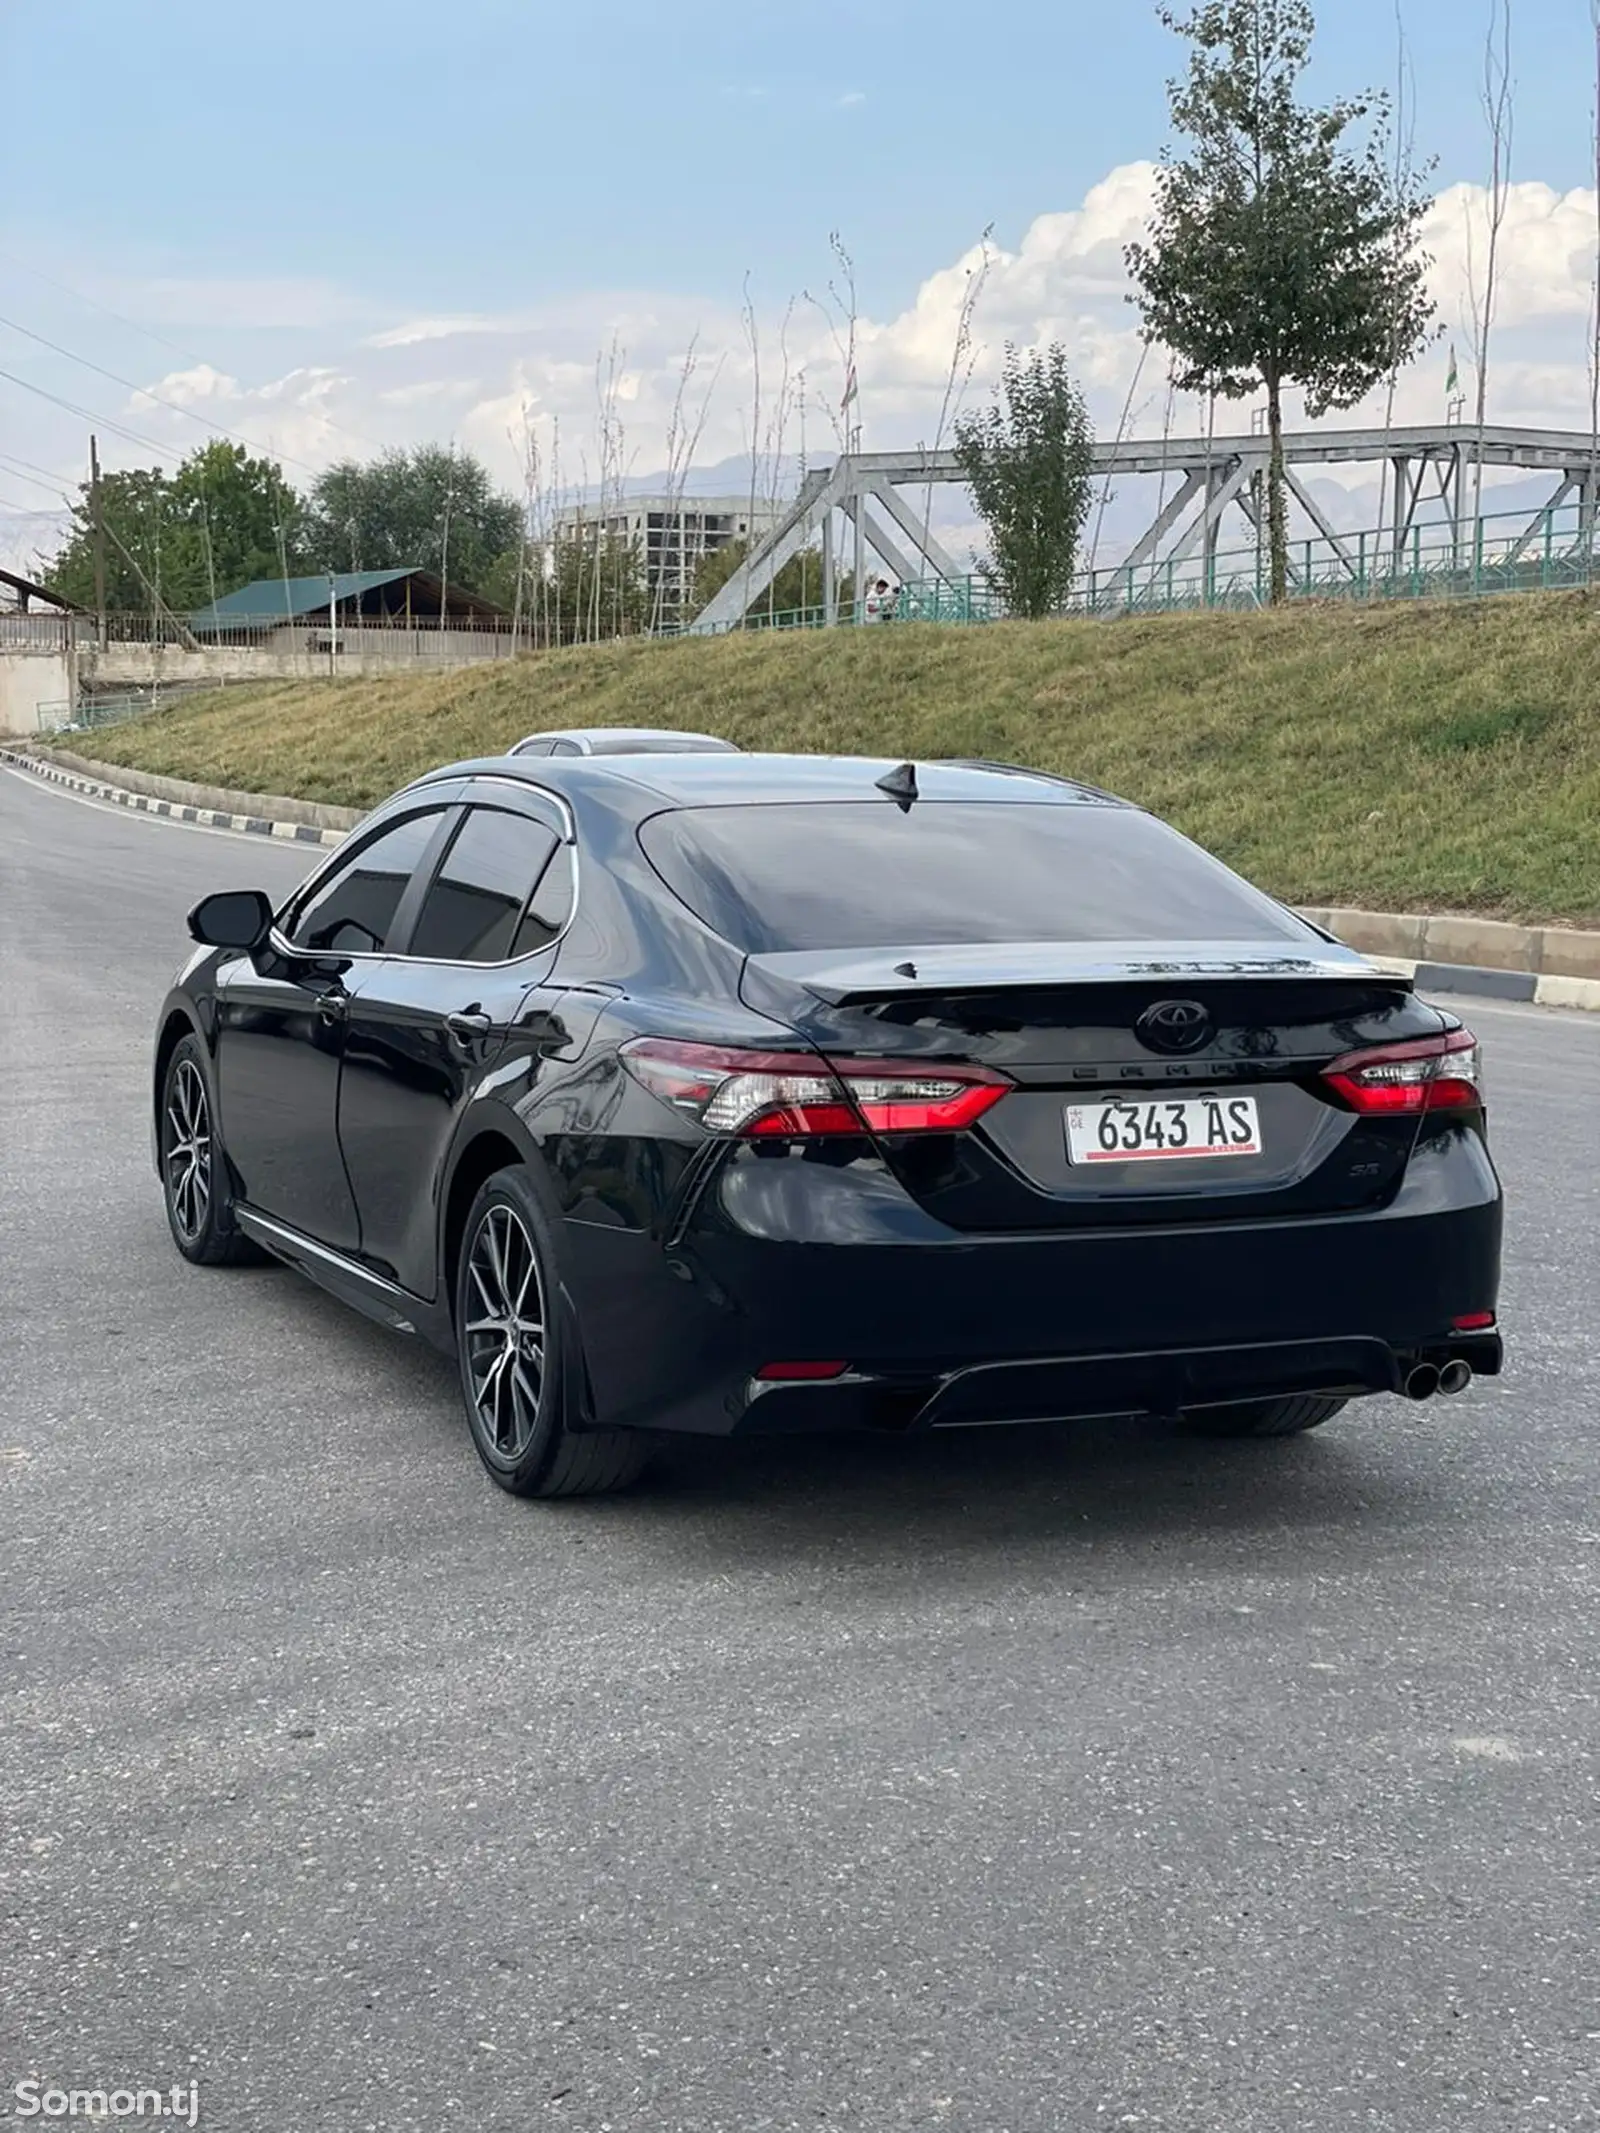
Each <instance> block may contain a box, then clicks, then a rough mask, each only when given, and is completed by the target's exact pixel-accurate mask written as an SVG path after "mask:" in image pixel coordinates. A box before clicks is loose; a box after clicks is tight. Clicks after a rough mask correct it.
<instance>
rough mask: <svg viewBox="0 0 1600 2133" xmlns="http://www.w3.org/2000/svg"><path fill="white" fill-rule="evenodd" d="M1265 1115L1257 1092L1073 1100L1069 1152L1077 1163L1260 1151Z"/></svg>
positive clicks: (1069, 1112) (1167, 1159) (1188, 1159)
mask: <svg viewBox="0 0 1600 2133" xmlns="http://www.w3.org/2000/svg"><path fill="white" fill-rule="evenodd" d="M1260 1153H1261V1118H1260V1114H1259V1112H1258V1110H1257V1107H1256V1100H1255V1098H1254V1097H1253V1096H1185V1097H1158V1098H1157V1099H1155V1100H1154V1101H1153V1102H1152V1101H1150V1100H1149V1099H1147V1098H1145V1097H1133V1096H1130V1097H1128V1098H1127V1099H1126V1100H1125V1101H1123V1102H1121V1103H1109V1104H1068V1106H1067V1157H1068V1160H1069V1161H1071V1162H1074V1163H1172V1162H1190V1163H1192V1162H1194V1161H1195V1160H1196V1159H1197V1158H1200V1157H1204V1156H1216V1155H1259V1154H1260Z"/></svg>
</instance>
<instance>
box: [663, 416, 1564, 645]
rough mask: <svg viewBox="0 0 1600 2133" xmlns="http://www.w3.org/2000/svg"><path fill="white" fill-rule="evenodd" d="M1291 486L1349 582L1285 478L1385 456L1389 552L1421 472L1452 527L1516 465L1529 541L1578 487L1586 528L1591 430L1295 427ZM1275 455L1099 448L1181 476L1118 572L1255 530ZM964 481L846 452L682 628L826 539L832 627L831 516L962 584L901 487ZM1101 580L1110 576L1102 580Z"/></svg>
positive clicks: (1238, 443) (1223, 445) (1304, 498)
mask: <svg viewBox="0 0 1600 2133" xmlns="http://www.w3.org/2000/svg"><path fill="white" fill-rule="evenodd" d="M1283 448H1284V458H1285V460H1286V462H1287V464H1288V468H1289V490H1290V494H1291V495H1292V496H1293V498H1294V499H1295V501H1296V502H1297V503H1298V504H1299V505H1300V506H1301V508H1302V509H1303V510H1304V511H1305V512H1306V514H1307V516H1308V517H1309V518H1310V519H1311V521H1312V523H1313V524H1314V525H1315V526H1316V527H1317V530H1318V531H1319V532H1320V533H1321V534H1322V535H1323V537H1324V538H1325V539H1326V540H1327V541H1328V542H1329V543H1330V544H1331V546H1332V548H1333V550H1334V552H1335V554H1336V555H1337V556H1338V557H1339V558H1340V560H1341V561H1342V562H1343V563H1344V565H1345V567H1346V568H1347V569H1348V570H1349V571H1350V573H1351V575H1352V577H1353V576H1354V575H1355V574H1356V568H1357V565H1356V562H1355V559H1354V558H1353V557H1351V556H1350V555H1349V554H1348V553H1347V551H1346V548H1345V545H1344V542H1343V540H1342V539H1341V537H1340V536H1339V535H1337V534H1336V533H1335V532H1334V530H1333V528H1332V527H1331V526H1330V525H1329V524H1328V521H1327V519H1326V517H1325V516H1324V514H1323V513H1322V511H1321V510H1320V508H1319V507H1318V505H1317V504H1316V502H1315V500H1314V499H1313V498H1312V497H1311V495H1310V494H1309V492H1308V491H1307V490H1306V488H1305V486H1304V484H1303V483H1302V482H1300V481H1298V480H1297V479H1296V477H1295V474H1294V469H1295V468H1296V467H1302V466H1359V465H1362V464H1372V463H1375V462H1377V461H1379V460H1384V459H1387V460H1388V461H1390V462H1391V464H1392V465H1393V467H1394V470H1395V477H1396V479H1395V503H1394V523H1393V528H1392V538H1393V541H1394V545H1395V548H1396V550H1397V551H1398V549H1399V548H1400V547H1402V546H1403V544H1404V543H1405V541H1406V540H1407V538H1408V537H1409V535H1410V533H1411V529H1412V525H1413V523H1414V521H1415V518H1416V514H1417V508H1418V506H1419V504H1420V503H1421V501H1422V492H1423V484H1424V480H1425V478H1426V476H1427V473H1428V470H1429V469H1430V467H1431V468H1432V469H1433V470H1434V473H1435V475H1436V477H1437V481H1438V487H1439V494H1440V496H1441V497H1442V499H1443V501H1444V503H1445V506H1446V510H1447V511H1448V513H1449V517H1450V519H1451V521H1452V522H1453V523H1454V525H1455V526H1456V528H1457V530H1458V534H1459V532H1460V531H1461V529H1462V524H1463V507H1464V504H1465V501H1466V487H1465V480H1464V476H1465V472H1466V469H1467V468H1468V467H1472V466H1478V465H1482V466H1485V467H1516V468H1520V469H1524V470H1528V471H1534V472H1549V473H1553V474H1555V475H1557V476H1559V486H1558V487H1557V489H1556V491H1555V493H1554V495H1553V496H1552V497H1551V499H1550V501H1549V502H1548V503H1547V504H1544V505H1541V507H1540V509H1539V511H1538V512H1536V513H1535V514H1534V515H1533V519H1532V522H1531V524H1530V527H1529V531H1528V534H1527V536H1526V538H1527V539H1528V540H1531V539H1532V538H1533V535H1534V532H1535V531H1536V529H1537V527H1538V525H1539V523H1540V521H1541V519H1542V518H1543V516H1544V514H1545V512H1546V511H1548V510H1550V509H1551V508H1553V506H1554V505H1556V504H1559V503H1561V502H1563V501H1564V500H1565V498H1566V497H1567V496H1569V495H1570V494H1571V493H1572V492H1573V491H1574V490H1576V491H1577V492H1578V496H1579V498H1580V501H1581V504H1582V507H1583V513H1584V521H1585V524H1586V525H1587V526H1588V527H1589V528H1590V529H1591V538H1592V529H1593V525H1594V521H1595V515H1596V507H1597V505H1600V496H1597V495H1596V493H1595V491H1596V484H1595V479H1594V476H1595V467H1596V463H1597V460H1600V441H1597V439H1596V438H1595V437H1594V436H1592V435H1591V434H1590V433H1589V432H1588V431H1587V430H1524V429H1510V428H1506V427H1504V426H1500V425H1496V426H1493V427H1489V428H1486V429H1485V430H1484V432H1483V434H1482V439H1481V447H1480V438H1479V434H1478V430H1477V428H1476V426H1470V427H1469V426H1467V425H1465V424H1453V423H1440V424H1425V425H1411V426H1406V427H1396V428H1392V429H1360V430H1339V429H1318V430H1297V431H1292V432H1290V433H1288V434H1287V435H1286V436H1285V437H1284V440H1283ZM1270 456H1271V444H1270V441H1269V439H1268V438H1267V437H1266V436H1265V435H1257V434H1254V433H1252V434H1251V435H1249V436H1242V437H1241V436H1226V437H1219V436H1213V437H1128V438H1123V439H1121V440H1120V441H1118V442H1117V443H1114V444H1097V445H1096V446H1095V448H1094V462H1093V464H1094V472H1095V474H1096V475H1099V476H1115V475H1119V474H1121V475H1133V474H1158V475H1168V476H1171V475H1177V476H1178V477H1179V486H1178V488H1177V490H1176V491H1175V493H1174V494H1173V495H1172V496H1171V497H1170V498H1169V499H1168V501H1167V502H1166V504H1165V505H1164V507H1163V508H1162V509H1161V510H1160V512H1159V513H1158V515H1157V516H1156V518H1155V519H1154V520H1153V521H1152V523H1151V524H1150V525H1149V526H1148V527H1147V528H1146V530H1145V532H1144V533H1143V535H1142V536H1141V537H1140V539H1139V540H1138V541H1137V542H1136V543H1135V544H1134V546H1133V548H1132V549H1130V550H1129V552H1128V554H1127V555H1125V556H1123V557H1122V558H1121V559H1120V561H1119V562H1118V563H1117V564H1116V566H1114V567H1115V568H1116V569H1117V570H1131V569H1136V568H1139V567H1141V566H1143V567H1148V566H1150V565H1152V564H1154V563H1157V562H1159V561H1161V560H1163V557H1165V559H1166V560H1169V561H1174V562H1176V561H1180V560H1181V559H1182V558H1184V557H1185V556H1188V555H1190V554H1192V553H1193V552H1194V550H1195V549H1196V548H1199V547H1203V549H1204V552H1205V555H1206V557H1207V559H1208V560H1209V559H1211V558H1213V557H1214V556H1215V554H1216V552H1217V542H1218V534H1219V531H1220V528H1221V525H1222V520H1223V517H1224V515H1225V514H1226V512H1227V510H1228V508H1229V506H1230V505H1233V506H1236V507H1237V508H1238V509H1239V510H1241V511H1242V512H1243V513H1244V515H1245V517H1246V518H1247V519H1248V520H1249V521H1250V523H1251V526H1252V529H1253V530H1256V531H1259V527H1258V526H1257V523H1256V511H1255V506H1254V503H1253V501H1252V485H1253V482H1254V478H1255V477H1256V476H1257V475H1259V474H1264V473H1265V472H1266V469H1267V465H1268V462H1269V459H1270ZM965 479H966V477H965V475H964V474H963V473H962V471H961V466H960V463H959V461H958V460H957V458H956V455H955V453H954V452H933V451H925V450H923V451H909V452H849V453H845V454H843V455H842V456H841V457H840V458H839V459H837V460H835V461H834V463H833V465H832V466H831V467H819V468H817V469H815V470H814V471H813V472H812V473H810V474H808V475H807V477H806V479H805V481H804V482H803V483H802V484H801V488H800V493H799V495H798V496H797V497H796V499H795V501H794V503H793V504H792V505H791V506H790V508H789V510H788V512H787V513H786V514H785V516H784V517H783V518H782V519H781V520H780V521H779V523H778V525H777V526H776V527H775V529H774V530H773V532H772V533H771V534H770V535H769V536H768V537H767V538H766V540H764V541H762V542H761V543H760V544H759V545H758V546H757V547H756V549H755V550H754V551H753V552H752V554H751V556H750V558H749V561H748V563H747V564H746V566H745V567H744V568H743V569H742V570H739V571H736V572H735V573H734V575H733V577H732V578H730V579H729V581H728V583H727V584H726V585H725V586H724V587H723V588H722V590H721V591H720V592H719V593H718V594H717V595H716V597H715V599H713V600H712V601H711V602H710V603H709V604H708V605H707V607H706V608H705V609H704V610H703V611H702V612H701V613H700V614H699V615H698V616H697V617H696V618H695V620H694V621H693V622H692V623H691V624H690V630H691V632H699V631H709V630H716V629H719V628H725V627H727V626H728V625H729V624H733V623H737V622H738V621H739V620H740V619H741V618H742V616H743V615H744V613H745V612H746V610H747V609H748V608H749V607H751V606H752V605H753V604H754V602H755V601H757V600H759V599H760V597H761V595H762V594H763V593H764V592H766V591H767V589H768V588H769V587H770V586H771V584H772V582H773V580H774V579H775V578H776V577H777V575H778V572H779V571H780V570H782V568H783V566H784V565H785V563H787V562H788V561H789V560H790V558H791V557H792V556H795V555H797V554H799V553H800V551H801V550H802V549H804V548H808V547H810V546H811V545H812V544H813V542H814V541H815V539H816V538H817V536H818V535H819V534H820V536H821V541H822V566H823V568H822V576H823V605H824V607H825V608H826V610H827V616H828V620H829V621H830V622H831V621H834V620H836V619H837V614H838V603H837V594H836V584H837V562H836V555H835V541H834V520H835V514H836V513H839V512H843V513H844V515H845V516H846V518H847V519H848V520H849V521H850V522H851V525H852V527H853V528H854V529H855V530H856V531H857V532H858V533H859V535H860V538H861V545H862V547H863V549H864V550H865V551H866V552H868V553H870V554H872V555H874V556H876V557H877V558H878V559H879V562H880V563H881V564H882V565H883V566H884V567H885V568H886V569H888V570H890V571H892V572H893V573H894V574H895V576H896V577H897V578H899V579H900V581H901V582H902V583H905V582H907V581H909V580H913V579H917V578H939V579H944V580H946V581H947V582H949V583H956V582H959V581H960V580H961V579H963V578H965V577H966V576H967V573H966V572H965V571H963V570H961V569H960V567H959V566H958V565H957V564H956V563H955V562H954V561H953V559H952V558H951V557H950V555H949V554H948V553H947V551H946V550H945V549H944V548H943V547H942V546H941V545H940V543H939V542H938V541H937V540H936V539H935V538H934V537H933V535H932V534H931V532H929V530H928V529H927V528H926V526H925V525H924V524H923V522H922V520H921V519H920V518H919V517H918V515H917V514H916V513H915V512H913V511H912V510H911V508H910V506H909V505H908V504H907V502H906V501H905V499H904V498H903V497H902V496H901V495H900V494H899V491H900V489H901V488H902V487H917V488H922V487H924V486H926V485H927V484H929V483H931V482H941V483H942V482H963V481H965ZM1107 575H1110V573H1109V572H1108V573H1107Z"/></svg>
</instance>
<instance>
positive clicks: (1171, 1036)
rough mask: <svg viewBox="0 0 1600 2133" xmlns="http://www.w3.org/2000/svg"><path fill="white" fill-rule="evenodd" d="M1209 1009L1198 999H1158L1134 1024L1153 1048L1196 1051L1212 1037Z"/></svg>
mask: <svg viewBox="0 0 1600 2133" xmlns="http://www.w3.org/2000/svg"><path fill="white" fill-rule="evenodd" d="M1211 1027H1212V1025H1211V1010H1210V1009H1209V1008H1208V1007H1203V1006H1202V1005H1201V1003H1200V1002H1199V1001H1198V1000H1157V1002H1156V1003H1155V1005H1154V1006H1153V1007H1147V1008H1146V1009H1145V1011H1144V1013H1143V1014H1142V1015H1141V1016H1140V1017H1139V1019H1138V1021H1137V1022H1136V1023H1135V1024H1134V1025H1133V1030H1134V1035H1135V1036H1136V1037H1137V1038H1138V1040H1139V1042H1140V1043H1141V1044H1144V1045H1148V1046H1149V1048H1150V1050H1151V1051H1152V1052H1198V1051H1199V1049H1200V1047H1201V1046H1202V1045H1203V1044H1207V1043H1209V1042H1210V1038H1211Z"/></svg>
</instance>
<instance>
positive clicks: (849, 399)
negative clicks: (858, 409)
mask: <svg viewBox="0 0 1600 2133" xmlns="http://www.w3.org/2000/svg"><path fill="white" fill-rule="evenodd" d="M855 400H856V366H855V365H854V363H852V364H851V365H850V368H849V370H848V371H846V373H845V380H844V398H843V399H842V400H841V401H840V402H839V412H840V414H841V415H843V414H846V413H848V411H849V410H850V408H852V407H853V406H854V405H855Z"/></svg>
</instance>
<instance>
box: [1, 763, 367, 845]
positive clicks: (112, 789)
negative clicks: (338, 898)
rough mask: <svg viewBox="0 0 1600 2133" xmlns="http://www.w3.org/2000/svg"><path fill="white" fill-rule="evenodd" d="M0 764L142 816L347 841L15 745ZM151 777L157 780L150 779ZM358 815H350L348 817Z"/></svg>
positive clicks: (341, 834)
mask: <svg viewBox="0 0 1600 2133" xmlns="http://www.w3.org/2000/svg"><path fill="white" fill-rule="evenodd" d="M0 763H5V764H8V765H9V766H10V767H11V768H12V769H13V770H25V771H27V772H28V773H29V774H30V775H31V776H33V777H36V778H45V779H47V780H48V781H49V782H50V783H51V784H52V785H64V786H66V787H67V789H68V790H69V791H71V792H81V793H87V794H89V795H90V796H91V797H92V798H94V799H97V800H112V801H115V803H116V804H117V806H119V807H128V808H133V809H135V810H136V811H137V812H138V813H140V814H144V815H169V816H171V818H172V820H173V821H175V822H199V823H202V824H204V825H205V826H207V827H208V828H211V829H227V830H243V831H244V832H245V833H246V834H247V835H250V836H255V837H273V838H276V839H277V841H278V842H279V843H280V844H309V845H315V846H317V847H318V848H319V849H324V848H327V847H330V846H333V845H336V844H342V843H343V842H344V840H345V835H346V832H345V830H343V829H322V828H319V827H318V826H317V824H315V823H314V822H292V821H282V820H275V819H274V818H272V817H271V816H268V815H257V814H241V813H236V812H234V811H233V810H232V809H230V808H221V807H199V806H195V805H193V804H191V803H189V802H186V801H184V800H181V799H163V798H160V797H158V796H157V795H156V794H154V793H148V792H135V791H134V790H132V788H131V787H129V786H126V785H110V784H107V783H106V782H105V780H104V779H101V778H95V777H85V776H83V775H81V774H80V773H79V772H78V771H76V770H67V769H64V768H63V767H62V766H61V765H60V764H59V763H53V762H44V761H41V760H40V758H39V757H38V756H36V755H34V754H31V753H29V754H24V753H22V752H21V751H19V750H17V749H14V748H0ZM150 782H151V783H152V784H153V783H155V782H157V781H156V780H154V779H152V780H150ZM173 782H174V783H176V782H177V781H176V780H174V781H173ZM240 797H243V796H240ZM329 812H332V810H329ZM338 812H339V813H341V814H343V813H345V812H347V810H345V809H343V808H341V809H339V810H338ZM359 819H360V818H359V817H358V816H356V815H354V814H352V815H351V821H352V822H355V821H358V820H359Z"/></svg>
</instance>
